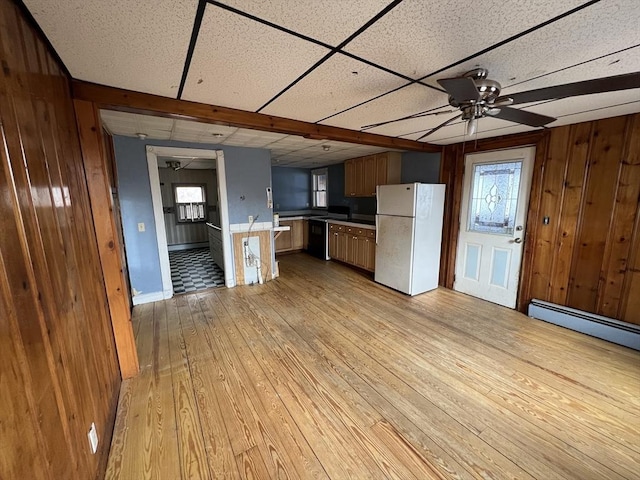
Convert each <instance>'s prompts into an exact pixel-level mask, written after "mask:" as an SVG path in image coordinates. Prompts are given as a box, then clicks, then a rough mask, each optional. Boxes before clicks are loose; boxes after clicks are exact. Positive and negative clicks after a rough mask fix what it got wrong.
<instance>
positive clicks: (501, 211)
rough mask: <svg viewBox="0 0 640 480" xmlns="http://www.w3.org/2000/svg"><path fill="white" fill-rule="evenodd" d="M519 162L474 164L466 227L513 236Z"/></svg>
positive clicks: (518, 188)
mask: <svg viewBox="0 0 640 480" xmlns="http://www.w3.org/2000/svg"><path fill="white" fill-rule="evenodd" d="M521 173H522V161H516V162H508V163H504V162H503V163H484V164H475V165H474V166H473V178H472V183H471V185H472V187H471V188H472V194H471V196H470V205H469V219H468V220H469V221H468V230H469V231H471V232H480V233H489V234H494V235H513V229H514V227H515V223H516V210H517V207H518V191H519V190H520V175H521Z"/></svg>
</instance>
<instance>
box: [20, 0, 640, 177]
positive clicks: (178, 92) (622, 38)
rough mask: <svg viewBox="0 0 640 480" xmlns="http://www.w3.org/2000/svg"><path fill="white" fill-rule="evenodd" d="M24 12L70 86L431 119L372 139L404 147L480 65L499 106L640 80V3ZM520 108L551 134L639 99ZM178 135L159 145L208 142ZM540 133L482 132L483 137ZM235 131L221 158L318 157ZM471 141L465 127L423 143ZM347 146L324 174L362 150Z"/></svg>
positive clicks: (336, 120)
mask: <svg viewBox="0 0 640 480" xmlns="http://www.w3.org/2000/svg"><path fill="white" fill-rule="evenodd" d="M24 1H25V4H26V6H27V8H28V9H29V10H30V11H31V13H32V15H33V16H34V18H35V20H36V21H37V22H38V24H39V25H40V27H41V28H42V30H43V31H44V33H45V34H46V35H47V37H48V38H49V40H50V42H51V44H52V45H53V47H54V48H55V49H56V51H57V52H58V54H59V55H60V57H61V59H62V61H63V62H64V63H65V65H66V66H67V68H68V69H69V71H70V73H71V75H72V76H73V77H74V78H77V79H80V80H85V81H89V82H95V83H99V84H104V85H109V86H114V87H119V88H125V89H129V90H134V91H140V92H146V93H152V94H156V95H162V96H166V97H171V98H181V99H184V100H191V101H196V102H203V103H209V104H214V105H221V106H226V107H232V108H239V109H243V110H247V111H252V112H260V113H265V114H270V115H277V116H281V117H287V118H292V119H296V120H303V121H307V122H312V123H318V124H323V125H332V126H339V127H343V128H349V129H353V130H360V129H361V127H362V126H364V125H369V124H373V123H378V122H384V121H388V120H391V119H394V118H398V117H403V116H409V115H415V114H417V113H420V112H427V111H429V112H430V113H431V114H430V115H428V116H424V117H420V118H413V119H410V120H406V121H402V122H396V123H392V124H389V125H384V126H380V127H376V128H373V129H371V130H370V131H371V132H373V133H378V134H382V135H388V136H393V137H402V138H408V139H417V138H419V137H420V136H421V135H423V134H424V133H425V132H426V131H428V130H430V129H431V128H433V127H435V126H437V125H438V124H440V123H442V122H443V121H444V120H446V119H447V118H450V117H452V116H454V115H455V113H441V112H446V111H447V110H449V109H450V107H449V105H448V101H447V95H446V94H445V93H444V92H443V91H442V89H441V88H440V86H439V85H438V83H437V80H438V79H441V78H447V77H453V76H458V75H460V74H462V73H464V72H465V71H468V70H470V69H472V68H475V67H476V66H482V67H484V68H487V69H488V70H489V76H490V78H492V79H494V80H497V81H498V82H500V83H501V84H502V86H503V91H502V93H503V94H510V93H515V92H518V91H525V90H531V89H534V88H541V87H546V86H553V85H557V84H564V83H569V82H575V81H581V80H587V79H591V78H599V77H606V76H611V75H618V74H623V73H631V72H638V71H640V28H638V25H640V6H639V5H638V1H637V0H600V1H598V0H593V1H589V2H586V1H584V0H582V1H576V0H564V1H562V2H559V1H557V0H530V1H507V2H505V1H497V0H476V1H474V2H469V1H468V0H449V1H447V2H437V1H435V0H394V1H391V0H350V1H348V2H345V1H344V0H296V1H292V0H270V1H266V0H224V1H215V0H209V1H201V2H199V1H198V0H153V1H151V0H139V1H136V2H131V1H129V0H111V1H109V2H105V1H103V0H24ZM190 53H191V54H190ZM518 108H524V109H527V110H530V111H533V112H537V113H541V114H544V115H550V116H554V117H556V118H557V120H556V121H555V122H553V123H551V124H550V125H549V126H550V127H554V126H560V125H564V124H569V123H576V122H581V121H587V120H593V119H597V118H604V117H610V116H616V115H623V114H628V113H635V112H640V89H633V90H627V91H623V92H615V93H606V94H597V95H588V96H584V97H579V98H573V99H565V100H557V101H548V102H541V103H538V104H529V105H527V104H525V105H519V106H518ZM433 113H441V114H439V115H433ZM162 120H165V119H162ZM168 121H169V122H171V124H170V125H169V124H168V123H162V122H158V123H157V124H156V125H155V126H154V128H153V129H154V130H156V131H157V132H158V135H161V132H162V135H165V136H166V135H167V132H168V133H169V138H177V136H179V135H184V138H186V137H190V140H188V141H201V140H198V139H201V138H206V135H208V134H210V133H211V132H208V131H207V128H209V127H207V128H205V127H201V126H198V127H194V126H187V122H182V121H180V120H176V121H173V120H168ZM196 125H201V124H196ZM210 127H211V128H213V126H210ZM215 128H217V129H221V128H222V127H215ZM529 130H534V128H533V127H527V126H523V125H518V124H513V123H509V122H506V121H503V120H500V119H495V118H483V119H481V120H480V121H479V125H478V133H477V138H486V137H492V136H499V135H505V134H509V133H517V132H523V131H529ZM229 132H231V133H229ZM229 132H227V133H229V134H228V135H226V134H225V137H224V142H227V141H228V142H230V143H224V142H223V144H227V145H240V144H242V146H258V145H260V146H261V148H264V147H266V146H269V148H270V149H271V150H272V152H275V154H274V155H275V158H276V159H278V160H279V161H282V163H283V164H289V163H291V164H295V162H300V161H302V162H304V161H306V160H308V158H309V157H308V156H307V154H308V153H309V152H306V153H303V152H302V151H304V150H313V149H314V148H317V147H318V145H320V144H319V143H316V144H309V143H304V142H303V143H296V142H299V139H295V138H293V139H291V138H289V137H287V136H284V135H280V134H277V135H276V134H274V135H268V134H265V133H264V132H256V131H251V130H242V129H230V130H229ZM222 133H225V132H222ZM150 135H151V134H150ZM203 135H204V137H203ZM287 138H289V140H291V141H292V142H293V143H294V144H295V146H296V147H303V145H304V147H303V148H297V149H296V148H290V147H291V145H288V144H287ZM463 139H464V124H463V123H462V122H453V123H451V124H450V125H449V126H447V127H444V128H442V129H440V130H438V131H437V132H435V133H434V134H433V135H430V136H429V137H427V139H426V140H428V141H429V142H430V143H435V144H449V143H456V142H460V141H462V140H463ZM333 143H336V142H333ZM345 145H348V144H345ZM345 145H339V144H338V145H332V146H335V147H336V148H335V150H334V149H330V150H329V152H325V153H326V154H327V156H326V160H328V161H329V160H330V161H334V159H336V158H338V157H339V156H340V155H338V152H339V150H338V148H342V147H344V148H343V149H344V150H347V149H348V148H350V149H353V150H354V151H355V150H357V147H355V146H353V145H349V146H348V147H346V146H345ZM320 148H321V147H320ZM366 153H368V152H366ZM314 161H315V160H314ZM338 161H339V160H338Z"/></svg>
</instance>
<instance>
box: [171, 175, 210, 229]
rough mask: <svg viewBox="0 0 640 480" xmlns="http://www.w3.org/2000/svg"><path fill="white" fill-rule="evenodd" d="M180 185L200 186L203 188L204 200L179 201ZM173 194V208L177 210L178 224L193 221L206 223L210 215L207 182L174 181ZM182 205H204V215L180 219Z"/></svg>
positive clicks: (191, 222)
mask: <svg viewBox="0 0 640 480" xmlns="http://www.w3.org/2000/svg"><path fill="white" fill-rule="evenodd" d="M180 187H200V188H201V189H202V197H203V198H204V202H188V203H185V202H178V188H180ZM171 194H172V195H173V198H172V199H173V208H174V211H175V220H176V225H189V224H193V223H206V222H207V221H208V217H209V209H208V204H207V184H206V183H191V182H174V183H172V184H171ZM180 205H191V207H192V208H193V206H194V205H202V209H203V215H204V216H203V217H202V218H198V219H196V220H194V219H189V218H185V219H180Z"/></svg>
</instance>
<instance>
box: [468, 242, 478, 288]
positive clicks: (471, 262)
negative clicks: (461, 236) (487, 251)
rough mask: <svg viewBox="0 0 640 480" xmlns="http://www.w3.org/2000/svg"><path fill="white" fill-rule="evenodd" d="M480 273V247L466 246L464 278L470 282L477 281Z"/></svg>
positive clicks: (469, 244)
mask: <svg viewBox="0 0 640 480" xmlns="http://www.w3.org/2000/svg"><path fill="white" fill-rule="evenodd" d="M479 272H480V245H474V244H471V243H468V244H467V252H466V258H465V265H464V276H465V278H469V279H471V280H478V274H479Z"/></svg>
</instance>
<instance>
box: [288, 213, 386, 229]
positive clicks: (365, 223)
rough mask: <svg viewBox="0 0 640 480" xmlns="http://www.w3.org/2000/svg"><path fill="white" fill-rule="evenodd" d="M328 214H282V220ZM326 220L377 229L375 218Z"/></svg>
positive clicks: (302, 218) (304, 218) (306, 218)
mask: <svg viewBox="0 0 640 480" xmlns="http://www.w3.org/2000/svg"><path fill="white" fill-rule="evenodd" d="M324 216H326V215H308V214H307V215H291V216H282V215H280V221H281V222H282V221H287V220H291V221H293V220H308V219H310V218H314V217H324ZM323 220H326V221H327V222H330V223H338V224H340V225H347V226H350V227H360V228H369V229H375V228H376V226H375V225H376V224H375V221H374V220H361V219H357V218H353V219H351V220H333V219H323Z"/></svg>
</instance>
